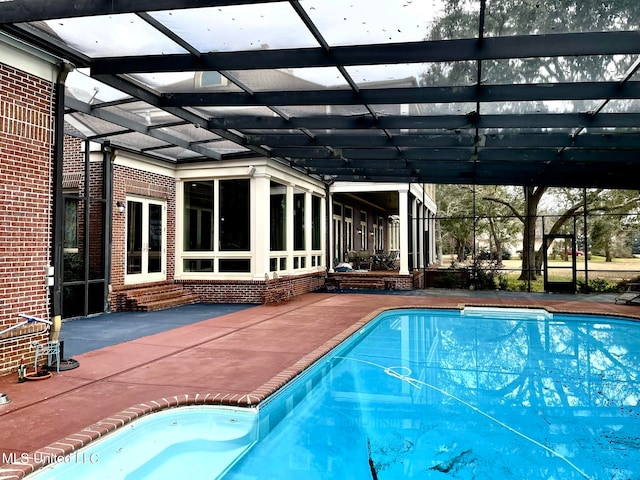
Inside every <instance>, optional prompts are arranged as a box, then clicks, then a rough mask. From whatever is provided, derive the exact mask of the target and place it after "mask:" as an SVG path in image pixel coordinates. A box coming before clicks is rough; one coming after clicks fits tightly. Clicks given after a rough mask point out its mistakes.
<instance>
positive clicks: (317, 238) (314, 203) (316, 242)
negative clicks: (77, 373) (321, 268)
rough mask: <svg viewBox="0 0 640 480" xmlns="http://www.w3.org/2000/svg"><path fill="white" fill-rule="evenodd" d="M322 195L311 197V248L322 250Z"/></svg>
mask: <svg viewBox="0 0 640 480" xmlns="http://www.w3.org/2000/svg"><path fill="white" fill-rule="evenodd" d="M320 205H321V203H320V197H316V196H315V195H314V196H312V197H311V249H312V250H320V248H321V246H322V239H321V236H322V218H321V215H320Z"/></svg>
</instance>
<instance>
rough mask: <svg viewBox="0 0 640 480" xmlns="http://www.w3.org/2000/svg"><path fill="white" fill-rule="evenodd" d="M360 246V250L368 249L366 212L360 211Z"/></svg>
mask: <svg viewBox="0 0 640 480" xmlns="http://www.w3.org/2000/svg"><path fill="white" fill-rule="evenodd" d="M360 239H361V244H360V248H361V249H362V250H368V249H369V231H368V230H367V212H364V211H361V212H360Z"/></svg>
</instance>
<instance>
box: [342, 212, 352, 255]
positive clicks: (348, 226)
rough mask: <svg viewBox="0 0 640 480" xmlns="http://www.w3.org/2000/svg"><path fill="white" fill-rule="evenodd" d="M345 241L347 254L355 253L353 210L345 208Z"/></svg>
mask: <svg viewBox="0 0 640 480" xmlns="http://www.w3.org/2000/svg"><path fill="white" fill-rule="evenodd" d="M344 241H345V248H346V250H347V252H351V251H353V208H351V207H344Z"/></svg>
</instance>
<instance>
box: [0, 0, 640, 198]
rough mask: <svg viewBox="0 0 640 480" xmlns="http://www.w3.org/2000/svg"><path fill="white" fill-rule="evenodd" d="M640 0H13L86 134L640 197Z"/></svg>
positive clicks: (192, 154)
mask: <svg viewBox="0 0 640 480" xmlns="http://www.w3.org/2000/svg"><path fill="white" fill-rule="evenodd" d="M639 28H640V2H630V1H628V0H611V1H608V2H602V1H600V0H546V1H544V2H542V1H540V2H533V1H531V2H529V1H526V2H513V1H511V0H464V1H460V0H425V1H419V0H400V1H398V0H351V1H349V2H344V1H342V0H298V1H294V0H291V1H268V0H253V1H251V0H234V1H230V0H207V1H204V0H153V1H152V0H137V1H135V2H129V1H125V0H114V1H95V2H77V1H73V0H11V1H5V2H0V29H2V31H3V32H4V34H7V35H10V36H13V37H17V38H19V39H21V40H23V41H25V42H28V43H31V44H33V45H35V46H36V47H38V48H41V49H43V50H45V51H48V52H50V53H52V54H54V55H57V56H58V57H60V58H63V59H65V60H67V61H68V62H70V63H71V64H72V65H73V66H74V67H75V70H73V71H72V72H71V73H70V74H69V76H68V78H67V80H66V98H65V107H66V110H65V111H66V125H65V131H66V132H67V133H69V134H70V135H76V136H79V137H82V138H90V139H92V140H94V141H97V142H104V143H107V142H108V143H110V144H111V145H113V146H116V147H120V148H127V149H129V150H132V151H136V152H139V153H141V154H145V155H149V156H152V157H154V158H157V159H160V160H163V161H167V162H170V163H175V164H181V163H190V162H203V161H218V160H225V159H230V158H234V159H235V158H244V157H246V158H252V157H269V158H272V159H273V160H275V161H277V162H281V163H283V164H285V165H287V166H291V167H293V168H295V169H297V170H299V171H301V172H303V173H306V174H308V175H310V176H313V177H314V178H317V179H320V180H322V181H326V182H332V181H337V180H347V181H368V182H371V181H374V182H375V181H377V182H426V183H467V184H473V183H475V184H509V185H546V186H573V187H581V186H582V187H610V188H631V189H640V185H639V184H638V178H640V127H639V126H640V102H639V100H640V73H639V70H640V32H639Z"/></svg>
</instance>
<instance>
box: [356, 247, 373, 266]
mask: <svg viewBox="0 0 640 480" xmlns="http://www.w3.org/2000/svg"><path fill="white" fill-rule="evenodd" d="M370 269H371V252H369V250H360V251H359V252H358V270H370Z"/></svg>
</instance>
